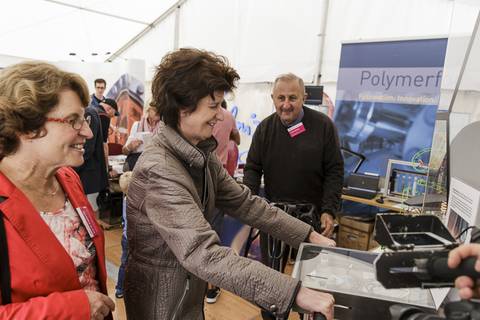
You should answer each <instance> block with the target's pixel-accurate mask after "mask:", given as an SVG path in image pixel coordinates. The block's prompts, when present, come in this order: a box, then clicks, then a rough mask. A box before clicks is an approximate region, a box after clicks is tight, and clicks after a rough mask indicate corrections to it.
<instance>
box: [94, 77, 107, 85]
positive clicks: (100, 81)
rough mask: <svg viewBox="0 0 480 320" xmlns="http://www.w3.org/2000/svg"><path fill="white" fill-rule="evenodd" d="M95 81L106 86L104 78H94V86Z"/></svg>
mask: <svg viewBox="0 0 480 320" xmlns="http://www.w3.org/2000/svg"><path fill="white" fill-rule="evenodd" d="M97 83H103V84H104V85H105V87H106V86H107V81H105V79H102V78H98V79H95V81H93V85H95V86H96V85H97Z"/></svg>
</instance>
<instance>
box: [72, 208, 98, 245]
mask: <svg viewBox="0 0 480 320" xmlns="http://www.w3.org/2000/svg"><path fill="white" fill-rule="evenodd" d="M75 210H77V213H78V215H79V217H80V219H82V222H83V225H84V226H85V229H86V230H87V232H88V235H89V236H90V238H94V237H96V236H97V235H98V227H97V224H96V223H95V221H94V220H93V218H92V215H89V214H88V209H87V207H79V208H76V209H75Z"/></svg>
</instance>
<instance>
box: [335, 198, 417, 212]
mask: <svg viewBox="0 0 480 320" xmlns="http://www.w3.org/2000/svg"><path fill="white" fill-rule="evenodd" d="M381 196H382V195H380V194H379V195H377V196H375V198H373V199H365V198H360V197H354V196H349V195H346V194H342V199H343V200H348V201H353V202H358V203H363V204H366V205H369V206H374V207H378V208H382V209H387V210H391V211H395V212H405V211H409V209H410V208H411V207H409V206H407V205H405V204H403V203H399V202H394V201H391V200H389V199H388V198H383V203H379V202H377V200H378V199H380V197H381Z"/></svg>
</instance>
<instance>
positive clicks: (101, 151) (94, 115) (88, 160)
mask: <svg viewBox="0 0 480 320" xmlns="http://www.w3.org/2000/svg"><path fill="white" fill-rule="evenodd" d="M85 118H88V119H90V130H91V131H92V135H93V137H92V138H90V139H87V141H86V142H85V145H84V150H85V151H84V153H83V159H84V162H83V164H82V165H80V166H78V167H76V168H74V169H75V171H76V172H77V173H78V175H79V176H80V180H81V181H82V185H83V190H84V191H85V194H86V195H87V198H88V201H89V202H90V205H91V206H92V208H93V210H94V211H95V213H96V216H97V217H98V215H99V213H98V205H97V197H98V194H99V192H100V191H103V190H105V189H107V188H108V175H107V170H106V169H105V168H106V167H107V164H106V163H105V159H106V157H105V148H104V139H103V133H102V125H101V123H100V116H99V115H98V112H97V109H96V108H95V107H93V106H91V105H89V106H88V107H87V108H85Z"/></svg>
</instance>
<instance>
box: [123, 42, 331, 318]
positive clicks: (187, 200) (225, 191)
mask: <svg viewBox="0 0 480 320" xmlns="http://www.w3.org/2000/svg"><path fill="white" fill-rule="evenodd" d="M238 79H239V76H238V74H237V72H236V71H235V70H234V69H233V68H231V67H230V66H229V65H228V61H227V60H226V58H224V57H222V56H218V55H216V54H214V53H211V52H207V51H203V50H198V49H180V50H177V51H174V52H171V53H169V54H167V55H165V56H164V57H163V59H162V61H161V63H160V65H159V66H158V67H157V68H156V72H155V75H154V78H153V82H152V103H151V105H152V106H154V107H155V108H156V109H157V111H158V114H159V115H160V119H161V122H160V126H159V129H158V132H157V134H156V135H155V136H154V137H153V138H152V141H151V142H150V143H149V144H148V145H147V146H146V148H145V150H144V152H143V153H142V156H141V157H140V158H139V160H138V162H137V164H136V166H135V170H134V171H133V175H132V180H131V182H130V185H129V187H128V196H127V220H128V228H127V238H128V248H129V255H128V260H127V268H126V274H125V306H126V311H127V317H128V319H129V320H135V319H142V320H153V319H176V320H178V319H189V320H198V319H203V318H204V315H203V304H204V294H205V291H206V286H207V282H210V283H212V284H213V285H216V286H219V287H222V288H224V289H227V290H229V291H231V292H233V293H234V294H237V295H239V296H241V297H243V298H245V299H247V300H249V301H251V302H253V303H255V304H257V305H259V306H261V307H263V308H266V309H269V310H270V311H271V312H273V313H275V314H277V315H278V316H284V315H287V314H288V312H289V310H290V307H291V306H292V304H293V303H294V302H295V303H296V304H297V305H298V306H299V307H301V308H303V309H304V310H307V311H308V312H321V313H323V314H324V315H325V316H326V318H327V319H328V320H332V319H333V303H334V299H333V296H332V295H330V294H327V293H323V292H319V291H315V290H311V289H308V288H305V287H301V284H300V282H299V281H298V279H293V278H292V277H290V276H288V275H284V274H281V273H280V272H277V271H274V270H272V269H270V268H267V267H266V266H264V265H262V264H261V263H259V262H257V261H254V260H251V259H248V258H245V257H241V256H238V255H237V254H236V253H235V252H234V251H233V250H232V249H231V248H228V247H224V246H221V244H220V239H219V237H218V235H217V233H216V232H215V231H214V230H213V229H212V222H213V219H214V216H215V208H218V209H220V210H223V211H224V212H226V213H227V214H229V215H231V216H234V217H236V218H238V219H239V220H240V221H242V222H243V223H246V224H249V225H253V226H255V227H257V228H259V229H261V230H263V231H264V232H269V233H271V234H273V235H275V236H276V237H278V238H280V239H282V240H284V241H285V242H287V243H289V244H290V245H292V246H294V247H298V245H299V244H300V243H301V242H303V241H310V242H313V243H317V244H322V245H325V246H333V245H335V242H334V241H333V240H330V239H328V238H326V237H324V236H322V235H320V234H319V233H317V232H316V231H312V228H311V226H309V225H308V224H306V223H304V222H302V221H300V220H298V219H295V218H293V217H291V216H290V215H288V214H287V213H285V212H283V211H281V210H280V209H278V208H275V207H273V206H270V205H269V204H268V203H267V202H266V201H265V200H264V199H261V198H259V197H256V196H252V195H251V193H250V190H249V189H248V188H246V187H245V186H243V185H240V184H238V183H237V182H236V181H235V180H234V179H233V178H232V177H231V176H230V175H229V174H228V172H227V171H226V170H225V169H224V168H223V165H222V164H221V163H220V161H219V160H218V159H217V157H215V156H212V152H213V151H214V150H215V148H216V146H217V142H216V140H215V139H214V138H213V137H212V132H213V128H214V127H215V124H216V123H217V122H219V121H222V120H223V112H222V111H221V110H222V108H221V106H220V105H221V103H222V101H223V99H224V94H225V92H228V91H231V90H232V89H233V88H234V87H235V82H236V80H238Z"/></svg>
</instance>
